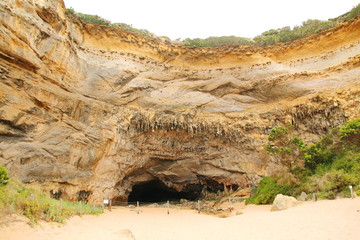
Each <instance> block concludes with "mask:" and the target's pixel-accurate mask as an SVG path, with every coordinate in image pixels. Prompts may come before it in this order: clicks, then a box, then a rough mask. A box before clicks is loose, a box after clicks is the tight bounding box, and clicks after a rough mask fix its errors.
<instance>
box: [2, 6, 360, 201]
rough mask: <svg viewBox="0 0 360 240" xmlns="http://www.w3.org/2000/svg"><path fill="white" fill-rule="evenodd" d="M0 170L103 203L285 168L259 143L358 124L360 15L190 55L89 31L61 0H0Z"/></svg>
mask: <svg viewBox="0 0 360 240" xmlns="http://www.w3.org/2000/svg"><path fill="white" fill-rule="evenodd" d="M0 11H1V14H0V22H1V23H0V24H1V25H0V30H1V33H0V164H1V165H5V166H6V167H7V168H8V169H9V171H10V174H11V175H12V176H13V177H17V178H19V179H21V180H22V181H24V182H26V183H28V184H30V185H33V186H40V187H41V188H43V189H45V190H47V191H49V192H50V191H51V190H52V192H56V193H61V197H62V198H66V199H70V200H77V199H80V200H84V201H90V202H94V203H100V202H101V201H102V199H103V198H107V197H110V198H113V199H115V200H119V201H126V200H127V198H128V196H129V194H130V193H131V191H132V188H133V186H135V185H137V184H142V183H146V182H150V181H155V180H156V181H160V182H162V183H163V184H164V185H165V186H166V188H168V189H171V190H173V191H177V192H184V193H196V194H200V193H201V192H203V191H212V192H217V191H222V190H224V189H225V188H227V189H230V188H233V189H235V188H246V187H251V186H254V185H256V184H257V183H258V181H259V179H260V178H261V177H262V176H266V175H270V174H274V173H279V172H284V171H287V170H288V167H287V165H286V164H284V163H282V162H280V161H278V160H277V159H275V158H273V157H271V156H269V155H268V154H267V153H266V150H265V149H264V147H263V146H264V145H266V144H267V135H268V133H269V131H270V129H271V128H273V127H274V126H278V125H285V124H292V125H293V126H294V128H295V131H296V132H297V133H298V134H299V135H301V136H302V137H303V138H304V139H306V141H314V140H317V139H318V136H319V135H320V134H324V133H326V132H327V131H328V130H329V129H331V128H333V127H335V126H337V125H339V124H342V123H344V122H345V121H346V120H347V119H352V118H355V117H360V99H359V96H360V87H359V86H360V77H359V76H360V18H356V19H355V20H353V21H351V22H348V23H345V24H343V25H341V26H339V27H336V28H334V29H331V30H329V31H326V32H323V33H320V34H318V35H314V36H311V37H309V38H305V39H302V40H298V41H294V42H291V43H285V44H278V45H275V46H270V47H255V46H227V47H220V48H190V47H185V46H180V45H171V44H165V43H162V42H160V41H158V40H156V39H146V38H142V37H140V36H135V35H132V34H129V33H127V32H123V31H120V30H115V29H112V28H110V27H105V26H98V25H92V24H85V23H83V22H80V21H79V20H77V19H75V18H74V17H73V16H72V15H70V14H67V13H66V11H65V7H64V3H63V2H62V1H61V0H52V1H50V0H39V1H31V0H15V1H14V0H1V1H0Z"/></svg>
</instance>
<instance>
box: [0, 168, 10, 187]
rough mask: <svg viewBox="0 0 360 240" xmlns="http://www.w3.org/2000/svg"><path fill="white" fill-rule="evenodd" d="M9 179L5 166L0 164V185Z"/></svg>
mask: <svg viewBox="0 0 360 240" xmlns="http://www.w3.org/2000/svg"><path fill="white" fill-rule="evenodd" d="M8 180H9V175H8V173H7V170H6V168H5V167H3V166H0V186H2V185H6V184H7V182H8Z"/></svg>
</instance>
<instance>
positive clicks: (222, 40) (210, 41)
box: [183, 36, 255, 47]
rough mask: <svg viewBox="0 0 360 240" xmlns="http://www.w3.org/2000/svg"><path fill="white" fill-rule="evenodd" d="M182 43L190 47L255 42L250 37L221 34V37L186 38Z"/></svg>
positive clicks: (250, 43)
mask: <svg viewBox="0 0 360 240" xmlns="http://www.w3.org/2000/svg"><path fill="white" fill-rule="evenodd" d="M183 44H184V45H186V46H191V47H219V46H223V45H253V44H255V42H254V41H253V40H251V39H250V38H244V37H235V36H223V37H208V38H206V39H201V38H194V39H190V38H186V39H185V40H183Z"/></svg>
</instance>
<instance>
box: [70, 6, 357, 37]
mask: <svg viewBox="0 0 360 240" xmlns="http://www.w3.org/2000/svg"><path fill="white" fill-rule="evenodd" d="M64 1H65V5H66V7H67V8H70V7H72V8H74V9H75V11H77V12H81V13H88V14H96V15H99V16H101V17H103V18H105V19H108V20H110V21H111V22H113V23H115V22H121V23H127V24H129V25H132V26H133V27H135V28H140V29H147V30H149V31H150V32H152V33H155V34H156V35H158V36H168V37H170V38H171V39H173V40H174V39H177V38H181V39H184V38H187V37H190V38H196V37H199V38H206V37H210V36H230V35H235V36H241V37H250V38H252V37H255V36H256V35H259V34H261V33H262V32H264V31H266V30H269V29H272V28H280V27H285V26H291V27H293V26H295V25H301V23H302V22H303V21H305V20H307V19H321V20H327V19H328V18H333V17H337V16H339V15H341V14H343V13H345V12H347V11H349V10H350V9H351V8H352V7H354V6H356V5H357V4H358V3H360V1H359V0H292V1H291V0H217V1H214V0H177V1H171V0H96V1H95V0H64Z"/></svg>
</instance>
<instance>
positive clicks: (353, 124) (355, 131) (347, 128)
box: [340, 118, 360, 139]
mask: <svg viewBox="0 0 360 240" xmlns="http://www.w3.org/2000/svg"><path fill="white" fill-rule="evenodd" d="M355 135H360V118H358V119H354V120H351V121H348V122H347V123H346V124H345V125H343V126H342V127H341V128H340V138H341V139H348V138H350V137H352V136H355Z"/></svg>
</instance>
